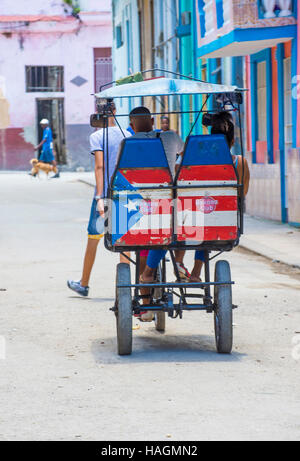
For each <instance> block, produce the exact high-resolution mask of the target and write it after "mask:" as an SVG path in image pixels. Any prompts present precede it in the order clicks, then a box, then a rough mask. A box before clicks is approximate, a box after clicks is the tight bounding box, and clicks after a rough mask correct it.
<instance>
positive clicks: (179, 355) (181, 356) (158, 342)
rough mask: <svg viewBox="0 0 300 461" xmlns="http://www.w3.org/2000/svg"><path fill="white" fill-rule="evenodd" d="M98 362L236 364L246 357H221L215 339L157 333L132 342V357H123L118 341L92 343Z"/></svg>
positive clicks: (237, 355)
mask: <svg viewBox="0 0 300 461" xmlns="http://www.w3.org/2000/svg"><path fill="white" fill-rule="evenodd" d="M92 353H93V355H94V357H95V361H96V362H97V363H99V364H104V363H110V364H113V363H117V364H120V363H124V364H128V363H141V362H143V363H147V362H151V363H154V362H177V363H180V362H185V363H186V362H236V361H239V360H241V359H242V358H243V357H245V355H246V354H242V353H240V352H236V351H234V352H233V353H232V354H230V355H229V354H218V353H217V352H216V348H215V343H214V338H213V337H212V336H204V335H191V336H187V335H176V336H172V335H167V334H166V335H162V334H160V333H158V332H156V331H155V330H154V331H153V334H152V335H151V336H140V337H136V338H134V340H133V351H132V355H130V356H123V357H120V356H119V355H118V353H117V344H116V339H115V338H109V339H108V338H107V339H106V342H105V344H103V341H100V340H99V341H98V340H97V341H94V342H93V343H92Z"/></svg>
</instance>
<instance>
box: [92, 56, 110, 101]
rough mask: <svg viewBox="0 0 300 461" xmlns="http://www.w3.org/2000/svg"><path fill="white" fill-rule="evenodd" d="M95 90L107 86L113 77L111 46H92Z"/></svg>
mask: <svg viewBox="0 0 300 461" xmlns="http://www.w3.org/2000/svg"><path fill="white" fill-rule="evenodd" d="M94 66H95V67H94V70H95V92H96V93H97V92H98V91H101V89H100V88H101V87H102V86H104V85H105V88H104V89H107V88H109V87H110V86H111V85H108V83H110V82H111V81H112V79H113V76H112V57H111V48H94Z"/></svg>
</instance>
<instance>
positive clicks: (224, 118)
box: [211, 111, 250, 196]
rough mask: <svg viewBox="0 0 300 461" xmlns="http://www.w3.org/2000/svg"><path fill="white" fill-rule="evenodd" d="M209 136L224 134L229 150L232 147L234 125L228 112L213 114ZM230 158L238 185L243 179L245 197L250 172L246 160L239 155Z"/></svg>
mask: <svg viewBox="0 0 300 461" xmlns="http://www.w3.org/2000/svg"><path fill="white" fill-rule="evenodd" d="M211 134H224V136H225V138H226V141H227V143H228V146H229V149H231V148H232V147H233V146H234V124H233V119H232V116H231V114H230V112H227V111H222V112H218V113H216V114H213V116H212V122H211ZM232 157H233V164H234V167H235V169H236V172H237V176H238V181H239V183H240V182H241V181H242V179H244V196H246V194H247V193H248V189H249V181H250V171H249V166H248V162H247V159H245V158H243V157H242V156H241V155H232ZM243 170H244V171H243Z"/></svg>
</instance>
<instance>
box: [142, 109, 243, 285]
mask: <svg viewBox="0 0 300 461" xmlns="http://www.w3.org/2000/svg"><path fill="white" fill-rule="evenodd" d="M211 134H223V135H225V137H226V140H227V143H228V146H229V149H231V148H232V146H233V145H234V124H233V120H232V116H231V114H230V113H229V112H226V111H222V112H218V113H216V114H214V115H213V117H212V127H211ZM181 156H182V155H181ZM232 157H233V163H234V166H235V168H236V172H237V176H238V181H239V182H240V181H241V180H242V178H243V179H244V195H246V194H247V192H248V189H249V180H250V172H249V166H248V162H247V160H246V159H245V158H243V157H242V156H241V155H232ZM180 162H181V161H180V160H178V161H177V162H176V163H177V164H180ZM243 170H244V171H243ZM165 254H166V251H164V250H151V251H150V252H149V255H148V258H147V264H146V267H145V270H144V272H143V273H142V275H141V282H142V283H143V282H145V283H151V282H153V279H154V273H155V270H156V268H157V266H158V264H159V262H160V261H161V259H162V258H163V257H164V256H165ZM203 259H204V258H203V253H202V252H196V254H195V264H194V268H193V270H192V273H191V274H192V276H193V279H191V281H194V279H197V278H199V277H200V273H201V269H202V266H203Z"/></svg>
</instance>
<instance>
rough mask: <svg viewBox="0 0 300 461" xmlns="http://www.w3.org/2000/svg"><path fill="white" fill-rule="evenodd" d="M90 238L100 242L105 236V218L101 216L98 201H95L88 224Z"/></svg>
mask: <svg viewBox="0 0 300 461" xmlns="http://www.w3.org/2000/svg"><path fill="white" fill-rule="evenodd" d="M87 231H88V238H89V239H93V240H100V239H101V238H102V237H103V235H104V218H102V217H101V216H100V213H99V211H98V209H97V200H96V199H93V202H92V207H91V213H90V219H89V224H88V228H87Z"/></svg>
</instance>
